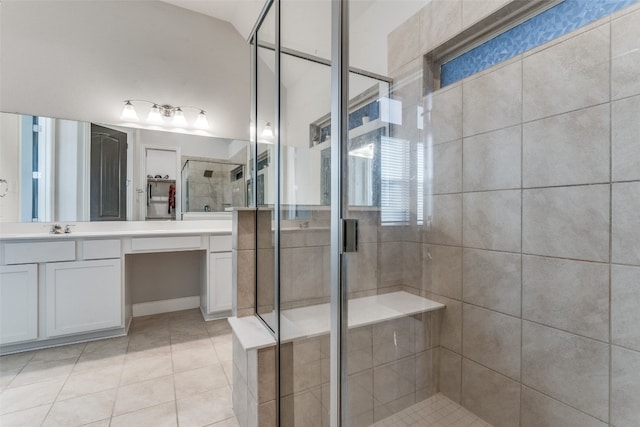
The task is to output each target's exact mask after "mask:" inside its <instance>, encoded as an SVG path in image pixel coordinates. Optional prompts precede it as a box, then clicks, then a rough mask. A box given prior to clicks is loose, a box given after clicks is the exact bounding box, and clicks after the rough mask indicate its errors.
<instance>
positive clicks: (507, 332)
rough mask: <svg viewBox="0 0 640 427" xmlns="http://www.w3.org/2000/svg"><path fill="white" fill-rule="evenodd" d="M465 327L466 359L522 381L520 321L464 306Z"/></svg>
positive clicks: (463, 347) (464, 346)
mask: <svg viewBox="0 0 640 427" xmlns="http://www.w3.org/2000/svg"><path fill="white" fill-rule="evenodd" d="M462 325H463V329H462V354H463V355H464V357H467V358H469V359H471V360H474V361H475V362H478V363H480V364H482V365H484V366H487V367H488V368H491V369H493V370H495V371H498V372H500V373H501V374H503V375H507V376H509V377H511V378H512V379H514V380H516V381H519V380H520V342H521V336H520V335H521V333H520V331H521V320H520V319H518V318H515V317H511V316H507V315H504V314H500V313H497V312H495V311H491V310H486V309H484V308H478V307H474V306H472V305H469V304H464V305H463V309H462Z"/></svg>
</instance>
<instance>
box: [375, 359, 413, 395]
mask: <svg viewBox="0 0 640 427" xmlns="http://www.w3.org/2000/svg"><path fill="white" fill-rule="evenodd" d="M415 391H416V359H415V356H411V357H406V358H404V359H401V360H398V361H396V362H392V363H388V364H385V365H381V366H377V367H375V368H374V369H373V397H374V399H375V400H376V401H377V402H379V403H381V404H383V405H388V404H390V403H392V402H394V401H396V400H398V399H400V398H403V397H406V396H412V398H413V396H414V393H415ZM414 403H415V402H414Z"/></svg>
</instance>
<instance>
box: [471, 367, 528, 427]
mask: <svg viewBox="0 0 640 427" xmlns="http://www.w3.org/2000/svg"><path fill="white" fill-rule="evenodd" d="M462 406H464V407H465V408H467V409H469V410H470V411H471V412H473V413H474V414H476V415H477V416H479V417H480V418H482V419H483V420H485V421H487V422H489V423H490V424H491V425H493V426H495V427H512V426H515V425H518V422H519V419H520V384H519V383H517V382H515V381H513V380H510V379H509V378H507V377H505V376H502V375H500V374H498V373H496V372H494V371H491V370H490V369H487V368H485V367H484V366H481V365H478V364H477V363H474V362H472V361H471V360H468V359H463V361H462Z"/></svg>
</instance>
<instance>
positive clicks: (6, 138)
mask: <svg viewBox="0 0 640 427" xmlns="http://www.w3.org/2000/svg"><path fill="white" fill-rule="evenodd" d="M19 141H20V118H19V117H18V116H16V115H13V114H0V178H1V179H5V180H6V181H7V183H8V184H7V185H8V192H7V194H6V196H4V197H0V222H17V221H19V220H20V211H19V209H20V199H19V196H20V190H19V189H20V174H19V167H20V142H19ZM3 188H4V184H2V185H0V191H4V190H3Z"/></svg>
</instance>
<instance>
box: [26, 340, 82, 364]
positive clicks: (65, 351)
mask: <svg viewBox="0 0 640 427" xmlns="http://www.w3.org/2000/svg"><path fill="white" fill-rule="evenodd" d="M86 345H87V344H85V343H80V344H71V345H63V346H60V347H52V348H45V349H43V350H39V351H37V352H36V354H35V355H34V356H33V359H31V361H32V362H42V361H51V360H60V359H69V358H71V357H78V356H80V355H81V354H82V351H83V350H84V348H85V347H86Z"/></svg>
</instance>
